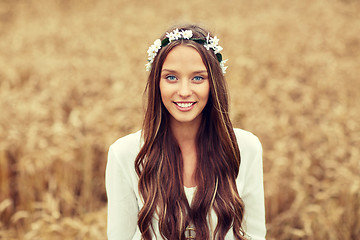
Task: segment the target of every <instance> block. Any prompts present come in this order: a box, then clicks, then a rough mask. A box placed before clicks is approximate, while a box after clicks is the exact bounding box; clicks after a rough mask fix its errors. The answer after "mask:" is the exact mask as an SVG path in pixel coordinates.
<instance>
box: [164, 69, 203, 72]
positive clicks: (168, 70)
mask: <svg viewBox="0 0 360 240" xmlns="http://www.w3.org/2000/svg"><path fill="white" fill-rule="evenodd" d="M161 72H170V73H176V72H177V71H175V70H171V69H163V70H161ZM193 73H207V70H199V71H194V72H193Z"/></svg>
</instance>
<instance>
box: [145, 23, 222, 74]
mask: <svg viewBox="0 0 360 240" xmlns="http://www.w3.org/2000/svg"><path fill="white" fill-rule="evenodd" d="M192 36H193V33H192V31H191V30H182V31H179V29H175V30H174V31H172V32H170V33H166V38H164V39H163V40H162V41H161V40H160V39H156V40H155V42H154V44H153V45H151V46H150V47H149V49H148V51H147V53H148V63H147V64H146V65H145V66H146V71H150V69H151V65H152V63H153V62H154V58H155V57H156V55H157V53H158V51H159V50H160V49H161V48H162V47H165V46H167V45H168V44H169V43H171V42H172V41H176V40H180V39H188V40H192V41H195V42H197V43H200V44H202V45H204V47H205V48H206V49H207V50H210V49H212V50H213V51H214V53H215V55H216V58H217V60H218V61H219V63H220V67H221V70H222V72H223V74H225V73H226V69H227V68H228V67H227V66H225V63H226V62H227V60H228V59H226V60H223V59H222V55H221V53H220V51H221V50H223V48H222V47H221V46H220V45H219V39H218V38H217V37H216V36H214V37H210V34H209V33H208V35H207V37H206V39H201V38H192Z"/></svg>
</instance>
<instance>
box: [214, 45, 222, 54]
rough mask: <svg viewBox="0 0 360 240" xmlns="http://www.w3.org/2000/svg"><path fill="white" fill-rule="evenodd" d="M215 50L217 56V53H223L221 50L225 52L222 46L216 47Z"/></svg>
mask: <svg viewBox="0 0 360 240" xmlns="http://www.w3.org/2000/svg"><path fill="white" fill-rule="evenodd" d="M213 49H214V53H215V54H217V53H219V52H221V50H223V48H222V47H221V46H220V45H217V46H214V47H213Z"/></svg>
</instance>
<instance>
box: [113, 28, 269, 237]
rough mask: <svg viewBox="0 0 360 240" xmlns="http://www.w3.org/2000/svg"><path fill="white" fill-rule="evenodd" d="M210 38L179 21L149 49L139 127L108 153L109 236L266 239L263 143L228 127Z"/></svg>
mask: <svg viewBox="0 0 360 240" xmlns="http://www.w3.org/2000/svg"><path fill="white" fill-rule="evenodd" d="M218 41H219V39H218V38H217V37H216V36H215V37H213V36H212V35H211V34H210V33H209V32H208V31H207V30H205V29H203V28H200V27H199V26H195V25H186V26H182V27H178V28H172V29H170V30H169V31H168V32H167V33H166V34H165V35H164V36H162V37H161V39H158V40H156V41H155V42H154V44H153V45H152V46H151V47H150V48H149V50H148V54H149V59H148V61H149V62H148V64H147V69H148V70H149V71H150V75H149V78H148V82H147V87H146V93H147V106H146V113H145V118H144V123H143V128H142V130H141V131H138V132H136V133H133V134H130V135H128V136H125V137H123V138H120V139H119V140H117V141H116V142H115V143H114V144H112V145H111V146H110V149H109V155H108V163H107V169H106V190H107V196H108V238H109V239H146V240H148V239H171V240H175V239H201V240H203V239H265V233H266V229H265V209H264V189H263V173H262V148H261V144H260V142H259V140H258V138H257V137H256V136H255V135H253V134H251V133H249V132H246V131H244V130H241V129H233V127H232V124H231V121H230V119H229V114H228V93H227V89H226V82H225V79H224V76H223V74H225V70H226V67H225V65H224V63H225V60H222V56H221V54H220V51H221V50H222V48H221V47H220V46H219V44H218Z"/></svg>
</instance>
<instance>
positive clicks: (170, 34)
mask: <svg viewBox="0 0 360 240" xmlns="http://www.w3.org/2000/svg"><path fill="white" fill-rule="evenodd" d="M166 37H167V38H168V39H169V41H170V42H171V41H174V40H175V35H174V33H173V32H171V33H168V32H167V33H166Z"/></svg>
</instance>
